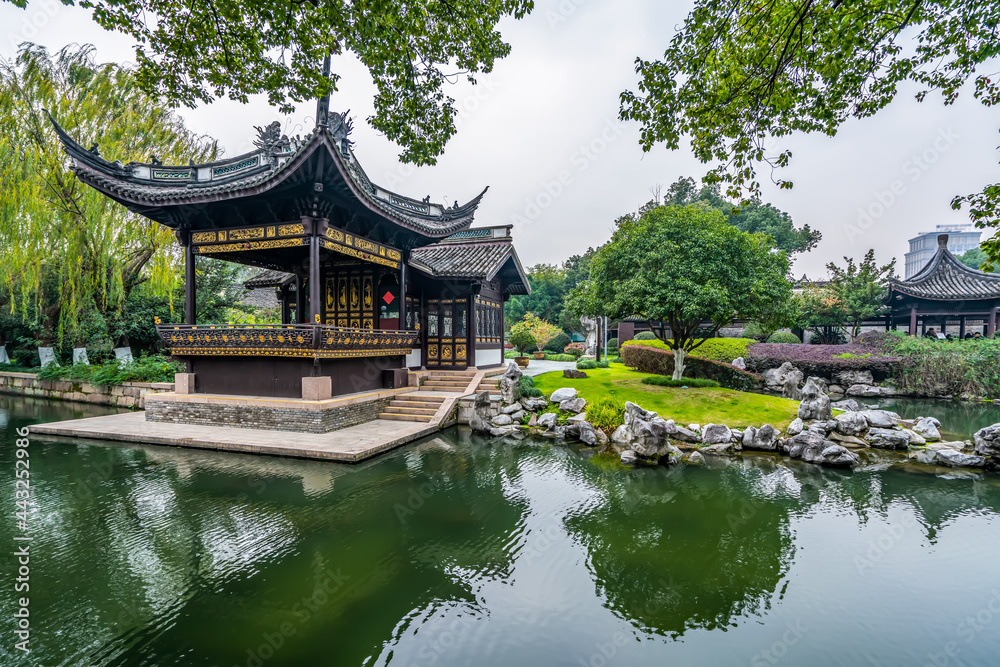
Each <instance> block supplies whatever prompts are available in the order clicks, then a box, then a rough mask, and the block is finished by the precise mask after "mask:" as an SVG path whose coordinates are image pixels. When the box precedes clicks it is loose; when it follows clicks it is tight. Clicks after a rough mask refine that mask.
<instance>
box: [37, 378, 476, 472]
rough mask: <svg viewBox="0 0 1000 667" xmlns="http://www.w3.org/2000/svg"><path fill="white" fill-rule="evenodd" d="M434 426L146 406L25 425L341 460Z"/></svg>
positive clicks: (42, 431)
mask: <svg viewBox="0 0 1000 667" xmlns="http://www.w3.org/2000/svg"><path fill="white" fill-rule="evenodd" d="M439 395H440V394H439ZM456 397H457V395H456ZM439 429H440V426H438V425H437V424H425V423H418V422H399V421H388V420H382V419H376V420H375V421H371V422H367V423H365V424H359V425H358V426H351V427H349V428H344V429H340V430H339V431H332V432H330V433H293V432H289V431H265V430H262V429H251V428H231V427H225V426H199V425H194V424H172V423H164V422H148V421H146V413H145V412H129V413H125V414H120V415H108V416H104V417H88V418H86V419H74V420H72V421H64V422H53V423H49V424H37V425H34V426H31V427H29V430H30V432H31V433H35V434H38V435H58V436H66V437H72V438H93V439H97V440H111V441H114V442H134V443H142V444H151V445H168V446H172V447H192V448H195V449H214V450H218V451H225V452H241V453H245V454H266V455H270V456H291V457H295V458H302V459H320V460H324V461H341V462H344V463H356V462H358V461H363V460H365V459H367V458H370V457H372V456H375V455H376V454H380V453H382V452H384V451H387V450H389V449H392V448H394V447H398V446H400V445H404V444H406V443H408V442H412V441H414V440H416V439H418V438H421V437H423V436H425V435H429V434H431V433H435V432H437V431H438V430H439Z"/></svg>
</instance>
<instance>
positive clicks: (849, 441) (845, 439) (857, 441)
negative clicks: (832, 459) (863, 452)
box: [829, 431, 868, 448]
mask: <svg viewBox="0 0 1000 667" xmlns="http://www.w3.org/2000/svg"><path fill="white" fill-rule="evenodd" d="M829 438H830V440H832V441H833V442H836V443H837V444H838V445H843V446H844V447H853V448H858V447H867V446H868V443H867V442H865V441H864V440H862V439H861V438H859V437H857V436H853V435H841V434H840V433H837V432H836V431H833V432H832V433H830V435H829Z"/></svg>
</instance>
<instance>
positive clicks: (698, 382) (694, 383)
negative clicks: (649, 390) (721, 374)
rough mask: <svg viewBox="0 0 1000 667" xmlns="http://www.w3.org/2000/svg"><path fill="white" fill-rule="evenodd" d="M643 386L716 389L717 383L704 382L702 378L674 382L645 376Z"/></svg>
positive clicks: (659, 376) (658, 377) (670, 379)
mask: <svg viewBox="0 0 1000 667" xmlns="http://www.w3.org/2000/svg"><path fill="white" fill-rule="evenodd" d="M642 383H643V384H652V385H656V386H657V387H718V386H719V383H718V382H716V381H715V380H706V379H704V378H683V379H681V380H675V379H673V378H668V377H667V376H665V375H647V376H646V377H644V378H642Z"/></svg>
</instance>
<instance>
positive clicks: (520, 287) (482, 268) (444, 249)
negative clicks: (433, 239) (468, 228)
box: [408, 238, 531, 294]
mask: <svg viewBox="0 0 1000 667" xmlns="http://www.w3.org/2000/svg"><path fill="white" fill-rule="evenodd" d="M408 263H409V265H410V266H412V267H414V268H417V269H420V270H421V271H423V272H424V273H428V274H430V275H432V276H434V277H437V278H466V279H470V280H493V279H494V278H495V277H496V276H497V275H498V274H500V272H501V271H502V270H503V269H504V268H505V267H509V269H510V270H513V271H514V272H515V274H516V276H517V278H516V280H513V281H512V280H505V283H506V288H507V291H508V292H510V293H512V294H529V293H530V291H531V288H530V287H529V285H528V279H527V276H525V274H524V270H523V269H522V268H521V260H520V259H518V257H517V252H515V250H514V246H513V244H511V242H510V239H509V238H506V239H500V240H490V241H480V242H469V243H455V242H454V240H452V241H450V242H447V243H435V244H433V245H428V246H424V247H422V248H414V249H413V250H412V251H411V252H410V259H409V262H408Z"/></svg>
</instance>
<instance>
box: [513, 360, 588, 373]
mask: <svg viewBox="0 0 1000 667" xmlns="http://www.w3.org/2000/svg"><path fill="white" fill-rule="evenodd" d="M567 368H576V362H575V361H548V360H546V359H532V360H531V361H529V362H528V367H527V368H522V369H521V370H522V371H523V372H524V374H525V375H530V376H531V377H534V376H536V375H541V374H542V373H551V372H552V371H559V372H560V373H561V372H562V371H564V370H566V369H567Z"/></svg>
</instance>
